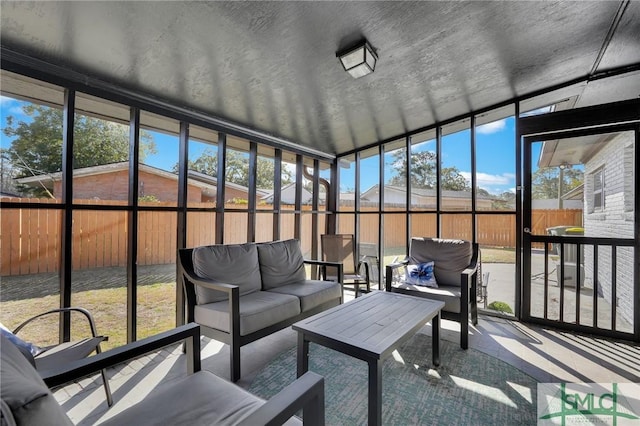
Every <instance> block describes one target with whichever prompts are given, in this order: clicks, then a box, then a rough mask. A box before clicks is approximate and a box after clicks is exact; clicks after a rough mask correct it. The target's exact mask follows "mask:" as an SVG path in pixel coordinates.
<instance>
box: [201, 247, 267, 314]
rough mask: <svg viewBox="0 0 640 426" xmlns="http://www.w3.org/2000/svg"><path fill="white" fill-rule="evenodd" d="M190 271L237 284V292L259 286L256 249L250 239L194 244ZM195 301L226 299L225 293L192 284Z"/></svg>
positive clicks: (254, 289) (252, 289)
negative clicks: (201, 244) (208, 244)
mask: <svg viewBox="0 0 640 426" xmlns="http://www.w3.org/2000/svg"><path fill="white" fill-rule="evenodd" d="M192 260H193V271H194V272H195V274H196V275H197V276H198V277H200V278H204V279H207V280H211V281H214V282H217V283H222V284H233V285H237V286H238V287H240V295H245V294H249V293H252V292H254V291H258V290H260V289H261V286H262V284H261V277H260V267H259V265H258V250H257V249H256V245H255V244H253V243H247V244H226V245H225V244H219V245H212V246H203V247H196V248H194V249H193V254H192ZM195 292H196V303H198V304H199V305H200V304H205V303H212V302H218V301H221V300H226V299H227V294H226V293H223V292H220V291H216V290H210V289H207V288H203V287H201V286H196V287H195Z"/></svg>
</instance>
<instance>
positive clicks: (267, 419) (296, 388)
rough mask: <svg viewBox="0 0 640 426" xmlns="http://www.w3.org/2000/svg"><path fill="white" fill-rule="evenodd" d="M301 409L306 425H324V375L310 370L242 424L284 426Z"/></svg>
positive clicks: (249, 425)
mask: <svg viewBox="0 0 640 426" xmlns="http://www.w3.org/2000/svg"><path fill="white" fill-rule="evenodd" d="M300 409H302V410H303V420H302V421H303V424H305V425H310V426H320V425H324V377H322V376H320V375H318V374H316V373H314V372H311V371H308V372H306V373H305V374H303V375H302V376H301V377H300V378H298V379H297V380H296V381H295V382H293V383H291V384H290V385H289V386H287V387H286V388H284V389H282V390H281V391H280V392H278V393H277V394H276V395H274V396H273V397H271V398H270V399H269V400H268V401H267V402H265V404H264V405H262V406H261V407H260V408H258V409H257V410H256V411H254V412H253V413H251V415H249V416H248V417H247V418H245V419H244V420H243V421H241V422H240V423H239V424H240V425H243V426H245V425H246V426H252V425H258V424H259V425H281V424H283V423H284V422H286V421H287V419H289V418H290V417H292V416H293V415H295V413H296V412H298V411H299V410H300Z"/></svg>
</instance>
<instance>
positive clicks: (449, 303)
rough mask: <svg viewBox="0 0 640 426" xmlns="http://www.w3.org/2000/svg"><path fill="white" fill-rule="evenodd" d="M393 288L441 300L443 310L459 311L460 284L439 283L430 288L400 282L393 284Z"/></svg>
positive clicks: (457, 312)
mask: <svg viewBox="0 0 640 426" xmlns="http://www.w3.org/2000/svg"><path fill="white" fill-rule="evenodd" d="M393 288H394V290H396V289H397V290H399V291H400V292H409V293H408V294H411V295H412V296H419V297H424V298H426V299H433V300H441V301H443V302H444V308H442V310H443V311H446V312H453V313H456V314H459V313H460V298H461V297H462V291H460V286H444V285H441V286H439V287H438V288H432V287H424V286H418V285H412V284H406V283H402V284H399V285H394V286H393Z"/></svg>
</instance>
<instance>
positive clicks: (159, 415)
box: [101, 371, 301, 425]
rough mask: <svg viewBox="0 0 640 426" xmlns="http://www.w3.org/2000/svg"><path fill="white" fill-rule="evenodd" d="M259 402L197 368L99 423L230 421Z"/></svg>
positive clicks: (252, 408) (225, 422)
mask: <svg viewBox="0 0 640 426" xmlns="http://www.w3.org/2000/svg"><path fill="white" fill-rule="evenodd" d="M180 396H184V397H180ZM262 404H264V401H263V400H262V399H260V398H258V397H256V396H254V395H252V394H250V393H249V392H247V391H245V390H244V389H242V388H240V387H238V386H236V385H234V384H232V383H230V382H228V381H226V380H224V379H221V378H220V377H218V376H216V375H214V374H212V373H210V372H208V371H199V372H197V373H195V374H193V375H191V376H187V377H182V378H180V379H178V380H175V381H172V382H169V383H166V384H164V385H163V386H162V387H161V388H159V389H157V390H155V391H153V392H151V393H150V394H149V395H148V396H147V397H145V398H144V399H143V400H142V401H140V402H139V403H138V404H135V405H134V406H132V407H130V408H128V409H126V410H125V411H122V412H120V413H118V414H116V415H114V416H113V417H111V418H109V419H107V420H106V421H105V422H104V423H101V424H103V425H233V424H237V423H238V422H240V421H242V420H243V419H244V418H246V417H247V416H248V415H249V414H251V413H252V412H254V411H255V410H256V409H258V408H259V407H260V406H261V405H262ZM114 409H117V405H116V406H115V407H114ZM296 420H298V424H301V422H299V419H296Z"/></svg>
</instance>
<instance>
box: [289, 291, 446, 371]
mask: <svg viewBox="0 0 640 426" xmlns="http://www.w3.org/2000/svg"><path fill="white" fill-rule="evenodd" d="M443 307H444V302H441V301H437V300H429V299H424V298H418V297H413V296H407V295H404V294H398V293H388V292H385V291H373V292H371V293H369V294H367V295H365V296H362V297H359V298H356V299H353V300H352V301H349V302H347V303H344V304H342V305H339V306H336V307H334V308H331V309H329V310H327V311H324V312H321V313H319V314H317V315H314V316H312V317H310V318H307V319H304V320H302V321H299V322H297V323H295V324H294V325H293V326H292V328H293V329H294V330H296V331H298V332H303V333H304V334H305V335H306V336H313V337H312V338H311V340H312V341H314V340H316V341H318V342H321V341H326V340H330V341H332V342H333V344H336V343H338V344H340V345H344V346H345V349H347V352H348V353H349V354H350V355H352V356H356V357H358V358H362V357H365V358H368V359H370V358H372V357H373V358H377V359H382V358H385V357H386V356H387V355H388V354H389V352H391V351H393V350H394V349H395V348H397V347H398V345H400V344H401V343H403V341H404V340H407V339H409V338H410V337H411V336H412V335H413V334H414V333H415V332H416V331H418V330H419V329H420V328H422V326H423V325H424V324H426V323H427V322H428V321H429V320H431V319H432V318H433V317H434V316H436V315H438V314H439V312H440V310H441V309H442V308H443ZM359 354H360V355H361V356H359Z"/></svg>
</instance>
